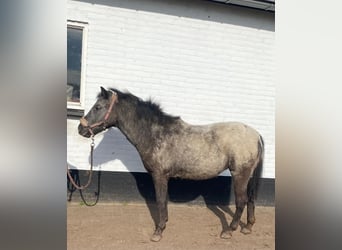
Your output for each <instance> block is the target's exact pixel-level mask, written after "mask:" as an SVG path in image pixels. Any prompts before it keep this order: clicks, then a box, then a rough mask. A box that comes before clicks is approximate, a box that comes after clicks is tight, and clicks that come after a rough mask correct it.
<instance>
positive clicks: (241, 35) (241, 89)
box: [67, 0, 275, 178]
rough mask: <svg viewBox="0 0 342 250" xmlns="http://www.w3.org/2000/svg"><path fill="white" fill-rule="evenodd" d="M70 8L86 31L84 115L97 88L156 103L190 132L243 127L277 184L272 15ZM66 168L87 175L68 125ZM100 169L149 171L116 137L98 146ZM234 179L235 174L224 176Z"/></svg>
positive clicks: (161, 5) (82, 144)
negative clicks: (257, 136)
mask: <svg viewBox="0 0 342 250" xmlns="http://www.w3.org/2000/svg"><path fill="white" fill-rule="evenodd" d="M93 2H94V3H95V4H92V3H88V2H86V1H85V2H82V1H68V14H67V15H68V16H67V17H68V19H71V20H78V21H85V22H88V23H89V24H88V41H87V58H86V61H87V67H86V70H87V72H86V86H85V89H86V92H85V99H86V100H85V109H86V112H87V111H88V110H89V108H90V107H91V106H92V105H93V103H94V101H95V98H96V95H97V93H98V92H99V86H105V87H117V88H120V89H122V90H125V89H127V90H129V91H130V92H132V93H133V94H136V95H138V96H140V97H142V98H148V97H152V98H153V99H154V100H155V101H157V102H159V103H161V105H162V107H163V108H164V110H165V111H166V112H168V113H170V114H173V115H180V116H181V117H182V119H183V120H185V121H187V122H189V123H192V124H206V123H213V122H222V121H232V120H234V121H241V122H245V123H247V124H249V125H251V126H253V127H254V128H256V129H257V130H258V131H259V132H260V133H261V134H262V135H263V137H264V140H265V144H266V155H265V165H264V171H263V176H264V177H267V178H274V177H275V169H274V168H275V159H274V155H275V152H274V149H275V138H274V134H275V129H274V119H275V114H274V112H275V76H274V71H275V67H274V15H273V14H270V13H265V12H262V11H256V10H250V9H244V8H238V7H230V6H224V5H221V4H214V3H211V2H207V1H171V2H167V1H152V0H144V1H137V0H134V1H114V0H112V1H104V0H98V1H96V0H95V1H93ZM67 122H68V162H69V163H70V164H71V165H74V166H76V167H77V168H80V169H88V168H89V143H90V141H89V139H85V138H82V137H80V136H79V135H78V134H77V125H78V121H75V120H68V121H67ZM96 145H97V148H96V151H95V163H96V167H95V168H96V169H101V170H108V171H138V172H141V171H145V170H144V168H143V166H142V163H141V160H140V159H139V156H138V154H137V152H136V151H135V149H134V148H133V146H131V145H130V144H129V143H128V142H127V141H126V139H125V138H124V136H123V135H122V134H121V133H120V132H118V130H117V129H111V130H109V131H108V132H107V133H106V134H105V136H103V135H98V136H97V137H96ZM224 174H229V173H224Z"/></svg>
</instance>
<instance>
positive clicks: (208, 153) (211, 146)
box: [78, 87, 264, 241]
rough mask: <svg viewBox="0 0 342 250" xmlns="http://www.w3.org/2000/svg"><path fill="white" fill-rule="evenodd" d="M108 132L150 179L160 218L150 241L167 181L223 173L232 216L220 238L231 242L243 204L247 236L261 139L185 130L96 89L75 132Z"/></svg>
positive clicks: (145, 104) (242, 129)
mask: <svg viewBox="0 0 342 250" xmlns="http://www.w3.org/2000/svg"><path fill="white" fill-rule="evenodd" d="M112 126H114V127H117V128H118V129H119V130H120V131H121V132H122V133H123V134H124V135H125V136H126V137H127V139H128V140H129V141H130V142H131V143H132V144H133V145H134V146H135V147H136V149H137V150H138V152H139V154H140V157H141V159H142V161H143V164H144V166H145V168H146V170H147V171H148V172H149V173H150V174H151V175H152V179H153V182H154V187H155V193H156V202H157V208H158V216H159V222H158V223H157V225H156V228H155V231H154V233H153V235H152V237H151V240H152V241H159V240H160V239H161V237H162V232H163V230H164V229H165V226H166V222H167V220H168V212H167V199H168V198H167V192H168V191H167V189H168V180H169V178H171V177H178V178H184V179H192V180H204V179H209V178H213V177H215V176H217V175H219V174H220V173H221V172H222V171H224V170H225V169H229V170H230V173H231V176H232V179H233V184H234V194H235V204H236V211H235V214H234V216H233V220H232V222H231V224H230V226H229V229H228V230H224V231H223V232H222V233H221V237H222V238H230V237H231V235H232V231H234V230H236V229H237V227H238V224H239V222H240V218H241V214H242V212H243V210H244V207H245V205H246V204H247V225H246V226H245V227H243V228H242V230H241V232H242V233H244V234H248V233H251V229H252V226H253V224H254V222H255V217H254V200H255V198H256V186H257V179H258V178H259V176H257V174H256V173H259V174H260V170H261V167H262V161H263V154H264V143H263V139H262V137H261V136H260V134H259V133H258V132H257V131H255V130H254V129H252V128H251V127H249V126H247V125H245V124H242V123H239V122H226V123H216V124H210V125H203V126H194V125H190V124H188V123H186V122H184V121H183V120H182V119H180V118H179V117H174V116H171V115H168V114H165V113H164V112H163V111H162V110H161V108H160V107H159V106H158V105H157V104H155V103H153V102H152V101H143V100H141V99H140V98H138V97H136V96H134V95H132V94H130V93H123V92H121V91H119V90H117V89H109V90H106V89H104V88H102V87H101V92H100V93H99V95H98V98H97V101H96V103H95V104H94V106H93V107H92V108H91V110H90V111H89V112H88V114H87V115H86V116H85V117H83V118H81V120H80V125H79V127H78V131H79V134H80V135H82V136H84V137H90V136H91V135H95V134H97V133H99V132H101V131H103V130H105V129H106V128H109V127H112ZM256 169H257V171H255V170H256ZM259 174H258V175H259Z"/></svg>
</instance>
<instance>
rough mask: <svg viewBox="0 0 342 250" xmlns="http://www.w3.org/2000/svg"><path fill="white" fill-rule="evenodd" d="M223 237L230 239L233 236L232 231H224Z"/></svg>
mask: <svg viewBox="0 0 342 250" xmlns="http://www.w3.org/2000/svg"><path fill="white" fill-rule="evenodd" d="M220 237H221V238H222V239H230V238H231V237H232V232H231V231H223V232H222V233H221V235H220Z"/></svg>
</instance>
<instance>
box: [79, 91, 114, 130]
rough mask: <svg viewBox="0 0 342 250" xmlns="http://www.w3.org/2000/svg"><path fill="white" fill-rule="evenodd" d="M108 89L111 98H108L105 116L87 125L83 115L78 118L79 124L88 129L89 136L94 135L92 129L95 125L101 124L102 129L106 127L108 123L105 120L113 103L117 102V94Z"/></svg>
mask: <svg viewBox="0 0 342 250" xmlns="http://www.w3.org/2000/svg"><path fill="white" fill-rule="evenodd" d="M109 91H110V92H111V93H112V97H111V100H110V105H109V108H108V110H107V112H106V115H105V117H104V118H103V120H102V121H100V122H96V123H94V124H92V125H89V124H88V121H87V120H86V119H85V117H84V116H83V117H82V118H81V119H80V123H81V125H82V126H83V127H85V128H87V129H88V130H89V132H90V134H91V136H94V135H95V134H94V132H93V129H94V128H96V127H99V126H101V125H102V126H103V129H106V126H107V125H108V124H107V121H108V118H109V115H110V112H111V111H112V109H113V106H114V104H115V103H117V102H118V96H117V94H116V93H115V92H114V91H111V90H109Z"/></svg>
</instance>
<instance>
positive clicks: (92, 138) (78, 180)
mask: <svg viewBox="0 0 342 250" xmlns="http://www.w3.org/2000/svg"><path fill="white" fill-rule="evenodd" d="M91 141H92V142H91V144H90V173H89V177H88V182H87V184H86V185H84V186H82V185H81V186H80V178H79V175H78V170H77V173H76V174H74V175H75V177H76V180H74V178H73V177H72V176H71V174H70V171H74V170H70V169H69V168H68V165H67V174H68V177H69V183H71V184H72V186H71V188H69V186H68V189H69V191H70V196H69V198H68V201H71V196H72V193H73V192H74V191H75V190H76V189H77V190H79V191H80V196H81V199H82V201H83V203H84V204H85V205H86V206H88V207H92V206H95V205H96V204H97V202H98V201H99V197H100V179H101V173H100V171H98V173H97V192H95V196H96V199H95V201H94V202H93V203H91V204H90V203H88V202H87V201H86V200H85V198H84V196H83V192H82V190H84V189H86V188H87V187H88V186H89V185H90V183H91V179H92V173H93V151H94V146H95V143H94V134H93V133H92V136H91ZM77 183H78V184H79V185H78V184H77Z"/></svg>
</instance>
